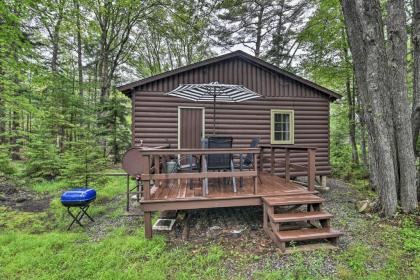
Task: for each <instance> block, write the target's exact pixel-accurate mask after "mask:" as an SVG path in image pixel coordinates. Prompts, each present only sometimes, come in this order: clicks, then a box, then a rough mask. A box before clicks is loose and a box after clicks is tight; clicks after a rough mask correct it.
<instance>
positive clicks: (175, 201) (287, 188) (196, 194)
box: [141, 172, 316, 211]
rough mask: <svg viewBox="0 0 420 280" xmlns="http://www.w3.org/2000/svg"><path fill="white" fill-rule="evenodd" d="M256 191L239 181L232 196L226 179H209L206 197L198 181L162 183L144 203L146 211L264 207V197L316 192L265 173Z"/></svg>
mask: <svg viewBox="0 0 420 280" xmlns="http://www.w3.org/2000/svg"><path fill="white" fill-rule="evenodd" d="M259 178H260V180H261V181H258V184H257V191H256V193H254V179H253V178H244V179H243V186H242V187H240V180H239V178H236V185H237V192H236V193H235V192H233V187H232V184H231V183H230V182H226V183H224V182H223V180H224V179H223V178H212V179H209V183H208V188H209V193H208V195H206V196H203V192H202V182H201V181H200V180H198V179H194V180H190V181H189V182H190V183H189V184H188V180H186V179H179V183H178V180H173V181H172V182H168V181H161V182H160V183H159V185H160V186H159V187H152V188H151V192H150V200H143V201H142V202H141V207H142V210H143V211H164V210H182V209H200V208H218V207H237V206H256V205H262V200H261V197H266V196H293V195H302V194H313V193H316V192H315V191H308V189H307V188H306V187H304V186H302V185H300V184H297V183H294V182H292V181H289V182H287V183H286V180H285V179H284V178H281V177H278V176H275V175H271V174H269V173H266V172H261V173H260V174H259Z"/></svg>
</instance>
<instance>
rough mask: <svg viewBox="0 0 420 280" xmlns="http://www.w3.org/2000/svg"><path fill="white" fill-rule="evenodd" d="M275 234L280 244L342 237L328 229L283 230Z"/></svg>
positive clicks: (338, 232) (336, 231) (335, 231)
mask: <svg viewBox="0 0 420 280" xmlns="http://www.w3.org/2000/svg"><path fill="white" fill-rule="evenodd" d="M275 234H276V235H277V237H278V238H279V240H280V241H282V242H287V241H302V240H315V239H326V238H334V237H339V236H341V235H343V233H341V232H340V231H338V230H334V229H330V228H305V229H297V230H285V231H279V232H275Z"/></svg>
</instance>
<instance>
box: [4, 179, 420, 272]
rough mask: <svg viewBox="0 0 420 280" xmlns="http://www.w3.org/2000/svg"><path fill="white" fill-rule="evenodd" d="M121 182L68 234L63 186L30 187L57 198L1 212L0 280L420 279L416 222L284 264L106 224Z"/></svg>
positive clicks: (117, 203)
mask: <svg viewBox="0 0 420 280" xmlns="http://www.w3.org/2000/svg"><path fill="white" fill-rule="evenodd" d="M124 180H125V178H112V179H111V180H109V181H108V183H107V184H105V185H102V186H96V187H97V188H98V190H99V193H98V200H97V202H96V205H95V207H93V208H92V210H93V211H92V215H93V216H94V217H95V219H97V222H96V223H95V225H94V226H90V227H88V228H87V230H86V231H85V230H83V229H80V228H77V227H75V228H74V229H73V230H72V231H71V232H67V231H66V226H67V223H68V218H67V216H66V213H65V209H64V207H62V206H61V205H60V203H59V194H60V192H61V190H63V189H65V188H66V184H65V182H60V181H58V182H50V183H40V184H37V185H35V186H33V187H32V188H33V189H34V190H35V191H36V192H38V193H40V194H45V195H51V196H53V197H55V198H54V199H53V200H52V202H51V205H50V208H49V209H48V210H47V211H44V212H38V213H26V212H20V211H13V210H11V209H10V208H6V207H1V208H0V224H1V225H2V226H1V227H0V279H248V278H252V279H419V278H420V274H419V272H420V254H419V253H420V232H419V229H418V227H417V226H416V225H415V223H414V218H409V217H408V218H407V217H405V218H404V222H403V223H402V224H401V225H392V224H390V223H385V222H383V221H380V220H379V219H371V220H369V221H366V222H365V223H360V224H359V225H358V228H357V229H356V230H355V234H357V236H356V237H355V239H354V240H352V241H351V242H350V243H349V244H348V246H347V248H346V249H345V250H337V251H333V252H332V251H314V252H310V253H294V254H292V255H289V256H286V257H284V256H281V255H280V254H278V253H270V254H266V255H261V254H244V253H243V252H242V251H241V249H240V248H241V244H238V246H237V247H234V248H233V249H232V248H226V247H224V246H223V245H222V244H221V243H218V242H217V241H212V242H208V243H204V244H200V245H196V244H194V243H192V242H186V243H185V244H182V245H181V246H176V245H174V244H173V243H171V242H168V240H166V238H165V237H164V236H162V235H155V237H154V238H153V240H151V241H149V240H146V239H145V238H144V234H143V227H142V221H141V219H140V218H139V219H137V220H134V221H131V222H129V223H112V222H113V221H118V220H119V218H120V215H121V213H122V212H123V211H122V209H123V207H124V200H123V193H124V190H125V187H124V186H125V185H124V182H125V181H124ZM116 198H119V199H116ZM107 222H109V225H107ZM378 224H379V226H377V225H378ZM374 227H376V228H374ZM98 232H103V234H99V235H98ZM362 237H363V238H362ZM364 237H365V238H364ZM327 264H328V265H327ZM327 270H331V272H328V271H327Z"/></svg>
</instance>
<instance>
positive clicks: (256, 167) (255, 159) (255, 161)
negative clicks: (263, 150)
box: [254, 154, 258, 194]
mask: <svg viewBox="0 0 420 280" xmlns="http://www.w3.org/2000/svg"><path fill="white" fill-rule="evenodd" d="M254 170H255V172H256V173H257V175H256V176H254V194H257V192H258V154H254Z"/></svg>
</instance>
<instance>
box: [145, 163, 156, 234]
mask: <svg viewBox="0 0 420 280" xmlns="http://www.w3.org/2000/svg"><path fill="white" fill-rule="evenodd" d="M155 165H156V163H155ZM146 166H147V169H146V170H149V172H148V173H150V156H147V157H146ZM155 171H156V170H155ZM155 182H156V180H155ZM143 186H144V200H150V179H149V178H147V180H144V182H143ZM143 219H144V235H145V237H146V239H151V238H152V236H153V233H152V212H149V211H145V212H144V216H143Z"/></svg>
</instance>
